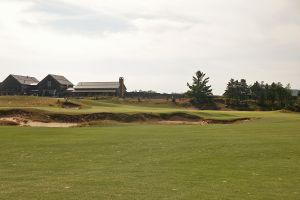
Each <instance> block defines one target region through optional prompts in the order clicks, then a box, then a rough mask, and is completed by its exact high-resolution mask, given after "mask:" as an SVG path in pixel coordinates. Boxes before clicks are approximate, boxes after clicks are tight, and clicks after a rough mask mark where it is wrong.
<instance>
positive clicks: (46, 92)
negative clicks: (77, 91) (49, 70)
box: [37, 74, 74, 97]
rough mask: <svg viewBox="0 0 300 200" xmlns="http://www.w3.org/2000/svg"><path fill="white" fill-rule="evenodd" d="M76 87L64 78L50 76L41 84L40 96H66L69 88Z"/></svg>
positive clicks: (39, 86) (39, 85)
mask: <svg viewBox="0 0 300 200" xmlns="http://www.w3.org/2000/svg"><path fill="white" fill-rule="evenodd" d="M73 86H74V85H73V84H72V83H71V82H70V81H69V80H68V79H66V78H65V77H64V76H60V75H53V74H49V75H48V76H46V77H45V78H44V79H43V80H42V81H41V82H39V84H38V86H37V88H38V90H39V95H40V96H55V97H61V96H65V94H66V93H67V91H68V89H69V88H72V87H73Z"/></svg>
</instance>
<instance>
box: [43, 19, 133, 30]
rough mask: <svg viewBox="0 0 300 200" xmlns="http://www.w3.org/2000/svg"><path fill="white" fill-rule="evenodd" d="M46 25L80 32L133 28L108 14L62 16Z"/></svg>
mask: <svg viewBox="0 0 300 200" xmlns="http://www.w3.org/2000/svg"><path fill="white" fill-rule="evenodd" d="M47 25H48V26H51V27H54V28H56V29H59V30H62V31H78V32H81V33H82V32H83V33H93V32H119V31H125V30H129V29H131V28H133V27H132V25H131V24H130V23H129V22H128V21H126V20H123V19H118V18H114V17H110V16H83V17H80V18H65V19H64V18H62V19H58V20H52V21H48V22H47Z"/></svg>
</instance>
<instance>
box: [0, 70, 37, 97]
mask: <svg viewBox="0 0 300 200" xmlns="http://www.w3.org/2000/svg"><path fill="white" fill-rule="evenodd" d="M38 82H39V81H38V80H37V79H36V78H35V77H30V76H20V75H12V74H11V75H9V76H8V77H7V78H6V79H5V80H4V81H3V82H2V83H1V86H0V94H1V95H32V94H35V93H36V92H37V84H38Z"/></svg>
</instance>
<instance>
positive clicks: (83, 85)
mask: <svg viewBox="0 0 300 200" xmlns="http://www.w3.org/2000/svg"><path fill="white" fill-rule="evenodd" d="M119 87H120V83H119V82H80V83H78V84H77V85H76V86H75V90H76V89H118V88H119Z"/></svg>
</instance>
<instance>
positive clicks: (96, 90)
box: [73, 77, 127, 97]
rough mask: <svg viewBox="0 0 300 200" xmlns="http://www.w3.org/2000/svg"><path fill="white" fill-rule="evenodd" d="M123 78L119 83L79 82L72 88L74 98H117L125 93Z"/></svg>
mask: <svg viewBox="0 0 300 200" xmlns="http://www.w3.org/2000/svg"><path fill="white" fill-rule="evenodd" d="M126 90H127V89H126V86H125V84H124V78H123V77H120V78H119V82H80V83H78V84H77V85H76V86H75V87H74V91H73V94H74V96H119V97H124V96H125V93H126Z"/></svg>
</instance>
